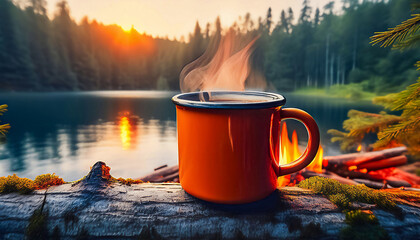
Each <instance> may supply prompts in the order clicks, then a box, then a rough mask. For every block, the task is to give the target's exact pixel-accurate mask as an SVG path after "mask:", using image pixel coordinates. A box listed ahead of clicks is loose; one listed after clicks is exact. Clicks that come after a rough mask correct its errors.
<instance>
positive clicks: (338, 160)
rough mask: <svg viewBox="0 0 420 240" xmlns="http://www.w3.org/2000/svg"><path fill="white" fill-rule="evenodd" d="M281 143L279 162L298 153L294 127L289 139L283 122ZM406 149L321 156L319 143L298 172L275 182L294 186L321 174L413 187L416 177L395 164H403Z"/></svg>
mask: <svg viewBox="0 0 420 240" xmlns="http://www.w3.org/2000/svg"><path fill="white" fill-rule="evenodd" d="M281 145H282V149H281V152H280V153H281V154H280V164H286V163H290V162H292V161H294V160H295V159H297V158H298V157H299V156H300V155H301V154H302V153H301V152H300V150H299V144H298V139H297V134H296V131H293V134H292V141H290V140H289V136H288V132H287V125H286V123H283V126H282V132H281ZM361 148H362V147H361V145H359V147H358V149H357V150H358V151H360V150H361ZM406 151H407V148H406V147H404V146H400V147H394V148H390V149H385V150H380V151H373V152H357V153H350V154H343V155H339V156H326V157H324V156H323V148H322V146H320V148H319V150H318V154H317V155H316V157H315V159H314V160H313V161H312V163H311V164H310V165H309V166H308V167H306V168H305V169H304V170H302V171H300V172H298V173H295V174H291V175H287V176H282V177H280V178H278V184H279V186H294V185H295V184H297V183H299V182H300V181H302V180H303V179H305V178H309V177H312V176H321V177H326V178H331V179H335V180H337V181H339V182H341V183H345V184H350V185H356V184H365V185H366V186H368V187H371V188H375V189H383V188H398V187H405V188H409V189H411V190H416V189H418V188H420V177H418V176H416V175H413V174H410V173H407V172H405V171H403V170H400V169H398V168H396V167H398V166H402V165H405V164H407V157H406V156H405V155H404V153H405V152H406ZM419 191H420V190H419Z"/></svg>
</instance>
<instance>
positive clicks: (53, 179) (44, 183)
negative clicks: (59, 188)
mask: <svg viewBox="0 0 420 240" xmlns="http://www.w3.org/2000/svg"><path fill="white" fill-rule="evenodd" d="M34 184H35V188H36V189H44V188H48V187H51V186H55V185H61V184H64V180H63V179H62V178H60V177H59V176H57V175H55V174H54V173H53V174H49V173H48V174H42V175H39V176H37V177H36V178H35V180H34Z"/></svg>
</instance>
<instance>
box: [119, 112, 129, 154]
mask: <svg viewBox="0 0 420 240" xmlns="http://www.w3.org/2000/svg"><path fill="white" fill-rule="evenodd" d="M119 127H120V137H121V143H122V146H123V149H129V148H130V145H131V125H130V121H129V120H128V117H126V116H123V117H121V119H120V123H119Z"/></svg>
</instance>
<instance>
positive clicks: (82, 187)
mask: <svg viewBox="0 0 420 240" xmlns="http://www.w3.org/2000/svg"><path fill="white" fill-rule="evenodd" d="M101 164H103V163H101ZM101 164H98V163H97V164H95V165H94V167H93V168H92V171H95V172H96V173H98V174H91V177H89V178H84V179H83V180H82V181H80V182H78V183H77V184H64V185H61V186H55V187H51V188H49V189H48V190H37V191H35V192H33V193H31V194H28V195H20V194H17V193H10V194H0V239H25V238H28V239H29V238H30V237H29V235H30V236H31V237H32V238H33V239H64V240H67V239H108V240H117V239H300V238H301V239H308V238H309V237H308V233H309V234H311V235H310V238H311V239H337V238H338V236H339V234H340V231H341V229H343V228H344V227H346V226H348V225H347V224H346V223H345V214H344V213H343V212H342V211H341V210H340V209H338V208H337V207H336V206H335V205H334V204H332V203H331V202H330V201H329V200H328V199H326V198H325V197H324V196H322V195H319V194H314V193H313V192H312V191H309V190H305V189H301V188H296V187H285V188H281V189H278V190H276V191H275V192H274V193H273V194H271V195H270V196H268V197H267V198H265V199H263V200H260V201H257V202H254V203H250V204H242V205H223V204H214V203H208V202H205V201H201V200H198V199H196V198H194V197H192V196H190V195H189V194H187V193H186V192H185V191H184V190H183V189H182V188H181V185H180V184H153V183H141V184H132V185H131V186H127V185H122V184H120V183H118V182H115V181H109V179H107V178H105V177H104V176H101V173H102V170H101V168H102V165H101ZM400 206H401V211H402V212H401V214H402V215H404V219H401V218H397V217H395V216H394V215H393V214H390V213H388V212H385V211H383V210H381V209H376V208H373V209H372V211H374V213H375V216H376V217H377V219H378V221H379V224H380V226H381V227H383V228H385V230H386V231H387V232H388V234H389V236H390V238H391V239H417V238H418V233H419V232H420V219H419V218H418V216H419V215H420V209H419V208H416V207H412V206H407V205H400ZM34 235H36V236H35V237H34Z"/></svg>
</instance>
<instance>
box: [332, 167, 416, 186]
mask: <svg viewBox="0 0 420 240" xmlns="http://www.w3.org/2000/svg"><path fill="white" fill-rule="evenodd" d="M335 173H337V174H338V175H340V176H341V177H344V178H351V179H366V180H371V181H376V182H379V183H382V184H383V182H384V181H385V182H386V183H387V184H389V185H390V186H392V187H411V186H412V185H411V184H410V183H409V182H407V181H405V180H403V179H397V178H392V176H386V175H371V174H370V173H364V172H359V171H349V170H347V169H340V170H339V171H337V172H335Z"/></svg>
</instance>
